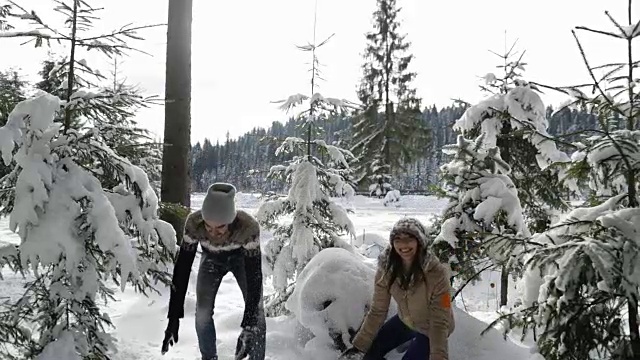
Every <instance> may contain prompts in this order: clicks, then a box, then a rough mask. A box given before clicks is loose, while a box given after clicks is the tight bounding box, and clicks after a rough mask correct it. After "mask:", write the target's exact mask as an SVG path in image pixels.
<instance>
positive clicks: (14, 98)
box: [0, 71, 27, 125]
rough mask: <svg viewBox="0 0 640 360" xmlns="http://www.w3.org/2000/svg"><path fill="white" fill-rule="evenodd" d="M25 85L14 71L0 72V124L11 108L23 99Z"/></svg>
mask: <svg viewBox="0 0 640 360" xmlns="http://www.w3.org/2000/svg"><path fill="white" fill-rule="evenodd" d="M26 85H27V82H26V81H24V80H22V79H21V77H20V75H19V74H18V73H17V72H16V71H2V72H0V125H4V124H5V123H6V122H7V119H8V118H9V113H10V112H11V110H13V108H14V107H15V106H16V105H17V104H18V103H19V102H20V101H23V100H25V87H26Z"/></svg>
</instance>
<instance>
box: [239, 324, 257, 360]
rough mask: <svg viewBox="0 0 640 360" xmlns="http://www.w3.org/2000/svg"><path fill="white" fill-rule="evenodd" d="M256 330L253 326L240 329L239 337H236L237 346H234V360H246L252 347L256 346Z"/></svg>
mask: <svg viewBox="0 0 640 360" xmlns="http://www.w3.org/2000/svg"><path fill="white" fill-rule="evenodd" d="M257 332H258V328H257V327H255V326H252V327H245V328H242V332H240V336H238V344H237V345H236V359H235V360H243V359H246V358H247V357H248V356H249V354H250V353H251V351H252V350H253V347H254V346H256V340H257V339H258V334H257Z"/></svg>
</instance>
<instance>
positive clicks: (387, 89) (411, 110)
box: [351, 0, 430, 197]
mask: <svg viewBox="0 0 640 360" xmlns="http://www.w3.org/2000/svg"><path fill="white" fill-rule="evenodd" d="M376 4H377V5H376V10H375V11H374V13H373V31H371V32H369V33H367V34H366V39H367V45H366V48H365V52H364V54H363V57H364V59H365V63H364V64H363V66H362V70H363V76H362V80H361V83H360V85H359V88H358V98H359V99H360V102H361V103H362V104H363V105H364V107H365V109H364V111H363V112H362V113H361V114H359V115H358V116H356V117H354V118H353V119H354V123H353V131H352V136H353V140H352V148H351V151H352V152H353V153H354V154H355V155H356V157H357V158H358V160H359V162H358V165H357V167H356V179H357V181H358V183H359V185H366V186H367V187H368V189H369V192H370V193H371V195H376V196H379V197H384V196H385V195H386V194H387V192H388V191H389V190H391V189H393V186H392V182H393V181H392V179H393V176H394V175H396V173H398V172H401V171H403V170H406V168H405V165H408V164H410V163H411V162H412V161H413V160H414V159H415V158H416V157H417V156H418V155H419V154H420V153H421V152H422V151H423V149H424V148H426V145H427V144H428V143H429V141H430V140H429V130H428V129H427V128H425V127H424V126H422V122H421V117H422V112H421V109H420V102H421V99H420V98H419V97H418V96H417V95H416V89H415V88H412V87H411V82H412V81H413V80H414V79H415V77H416V73H415V72H412V71H410V64H411V61H412V60H413V55H412V54H410V53H409V47H410V45H411V43H410V42H409V41H407V40H406V35H404V34H401V33H400V25H401V23H400V19H399V18H398V15H399V13H400V11H401V8H400V7H398V6H397V4H396V0H377V1H376Z"/></svg>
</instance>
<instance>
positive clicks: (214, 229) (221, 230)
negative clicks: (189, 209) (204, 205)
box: [204, 220, 229, 237]
mask: <svg viewBox="0 0 640 360" xmlns="http://www.w3.org/2000/svg"><path fill="white" fill-rule="evenodd" d="M204 226H205V228H206V229H207V232H208V233H209V235H211V236H216V237H217V236H222V235H224V234H226V233H227V231H228V230H229V225H227V224H218V223H215V222H213V221H206V220H205V222H204Z"/></svg>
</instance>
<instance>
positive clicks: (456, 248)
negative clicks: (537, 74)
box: [436, 43, 570, 305]
mask: <svg viewBox="0 0 640 360" xmlns="http://www.w3.org/2000/svg"><path fill="white" fill-rule="evenodd" d="M514 47H515V43H514V44H513V46H512V47H511V48H510V49H509V50H507V49H505V52H504V54H503V55H498V56H499V57H500V58H501V59H503V64H501V65H499V66H498V68H502V69H503V71H504V74H503V76H502V77H501V78H499V77H497V76H496V75H494V74H492V73H490V74H487V75H486V76H485V77H484V78H485V81H486V85H484V86H481V89H482V90H483V91H486V92H489V93H490V94H491V95H490V96H489V97H487V98H486V99H484V100H482V101H481V102H480V103H478V104H475V105H473V106H470V107H469V108H468V109H467V110H466V111H465V113H464V114H463V116H462V117H461V118H460V119H459V120H458V121H457V122H456V123H455V125H454V129H455V130H456V131H459V132H460V133H461V134H462V135H463V136H465V137H466V138H474V137H475V138H482V141H481V142H480V143H478V144H477V145H479V146H482V147H484V149H485V151H488V150H489V149H494V148H497V149H498V150H499V156H500V159H501V160H502V161H504V163H506V164H507V166H508V169H509V170H508V171H507V172H506V173H504V174H505V176H508V177H509V178H510V182H511V184H510V186H511V187H513V188H514V190H513V191H514V193H515V194H517V197H518V202H519V205H518V208H519V211H523V214H522V216H523V218H524V220H525V224H526V225H527V231H526V232H523V230H524V229H519V230H518V231H519V232H520V233H521V234H528V233H529V231H531V232H537V231H544V230H545V229H547V228H548V226H549V224H550V222H551V215H552V211H554V210H557V209H566V208H568V205H567V204H566V202H565V200H564V198H563V195H564V194H565V193H566V191H565V190H564V183H563V181H562V180H564V178H565V171H564V169H562V168H559V167H557V166H556V167H554V166H552V165H553V164H556V165H557V164H559V163H567V162H569V160H570V159H569V157H568V156H567V155H566V154H565V153H563V152H561V151H559V150H558V149H557V147H556V142H555V140H554V139H553V138H552V137H551V136H550V135H549V134H548V133H547V127H548V121H547V119H546V110H545V107H544V104H543V103H542V100H541V99H540V97H539V95H538V94H537V93H536V87H535V86H534V85H531V84H529V83H527V82H526V81H524V80H522V79H521V74H520V72H521V71H522V70H524V66H525V65H526V64H525V63H523V62H522V56H523V55H524V53H522V54H519V55H518V54H517V53H515V52H514ZM458 162H459V160H457V159H454V160H453V163H452V164H453V165H454V168H455V164H457V163H458ZM450 169H451V167H450V166H444V167H443V171H444V172H445V174H444V176H445V177H447V174H446V172H447V171H449V170H450ZM454 179H455V174H454ZM448 185H453V186H454V189H445V190H444V192H445V194H447V196H448V197H451V198H452V199H453V201H452V203H451V207H450V208H449V209H447V211H445V214H444V218H443V219H442V221H443V226H442V229H443V231H444V229H448V230H447V231H449V236H451V234H453V233H454V232H459V233H460V235H459V236H461V238H460V239H459V241H452V240H451V238H450V237H449V241H448V244H447V242H444V243H441V244H438V245H437V248H438V249H439V252H440V253H441V254H442V255H443V256H444V257H448V255H449V253H450V252H451V251H453V253H455V254H456V255H457V256H456V257H454V258H451V259H450V262H451V263H452V264H451V265H452V268H457V269H459V271H461V272H462V273H461V274H459V275H460V278H461V279H462V280H472V279H475V278H476V277H477V276H478V275H479V273H480V272H481V270H482V269H486V268H487V267H488V268H490V267H492V266H491V265H490V264H487V265H486V266H481V267H480V268H478V265H477V264H475V263H476V262H477V261H480V260H482V261H483V262H485V261H487V260H489V259H493V260H492V261H491V262H492V263H493V264H494V265H498V266H502V279H501V284H502V286H501V299H500V303H501V305H506V303H507V289H508V273H509V271H510V268H511V267H513V266H515V265H517V262H515V263H509V260H517V258H512V257H511V255H512V253H513V251H514V249H513V247H512V246H511V245H513V246H516V245H517V244H519V243H521V242H518V241H513V242H500V244H501V246H500V247H496V246H492V247H491V248H492V249H491V251H490V252H488V253H487V250H488V249H487V248H486V247H485V246H478V245H479V244H485V242H486V241H488V240H490V239H494V238H495V236H496V234H495V231H496V230H497V229H496V228H493V226H489V228H491V229H492V230H491V231H490V232H488V233H487V234H486V236H485V235H483V234H482V233H475V231H472V233H473V234H474V235H471V237H469V236H470V235H469V234H466V232H467V231H470V230H471V228H469V224H468V223H466V222H465V220H464V218H465V217H466V216H471V217H473V212H474V211H476V210H475V207H474V206H470V207H468V208H467V209H465V211H464V212H461V211H462V208H460V203H462V204H465V203H467V202H469V201H470V198H469V197H468V196H467V195H468V194H467V191H472V189H464V188H460V187H459V186H458V185H457V184H456V183H455V181H453V182H450V183H449V184H448ZM460 190H462V192H460ZM451 191H453V193H451ZM470 204H473V201H471V202H470V203H469V204H467V205H465V206H469V205H470ZM476 205H477V203H476ZM514 210H515V209H514ZM487 225H488V224H487ZM454 230H455V231H454ZM462 234H465V235H462ZM487 236H488V238H487ZM444 238H445V237H443V236H440V237H438V238H437V240H436V243H438V242H439V240H443V239H444ZM468 241H471V243H470V244H469V243H467V242H468ZM476 252H479V253H476Z"/></svg>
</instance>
